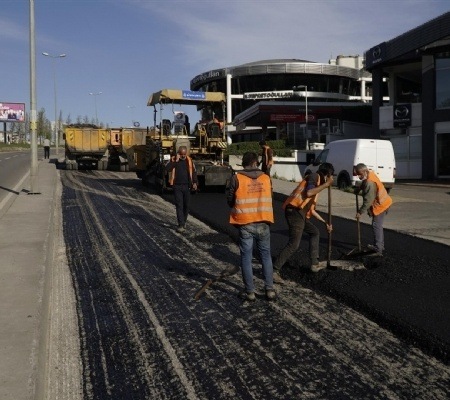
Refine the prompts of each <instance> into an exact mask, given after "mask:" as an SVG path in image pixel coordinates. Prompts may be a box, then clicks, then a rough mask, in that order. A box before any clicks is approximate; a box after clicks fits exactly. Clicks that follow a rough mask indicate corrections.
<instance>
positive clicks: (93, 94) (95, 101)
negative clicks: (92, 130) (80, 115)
mask: <svg viewBox="0 0 450 400" xmlns="http://www.w3.org/2000/svg"><path fill="white" fill-rule="evenodd" d="M101 94H102V92H97V93H92V92H90V93H89V95H90V96H94V106H95V125H98V117H97V96H100V95H101Z"/></svg>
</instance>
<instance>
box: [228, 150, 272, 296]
mask: <svg viewBox="0 0 450 400" xmlns="http://www.w3.org/2000/svg"><path fill="white" fill-rule="evenodd" d="M242 166H243V167H244V169H243V170H242V171H239V172H237V173H236V174H235V175H233V176H232V178H231V181H230V186H229V190H228V194H227V201H228V205H229V206H230V207H231V213H230V224H233V225H234V226H236V227H237V228H238V229H239V250H240V253H241V269H242V279H243V281H244V286H245V292H244V293H243V297H244V299H245V300H247V301H255V299H256V296H255V284H254V282H253V267H252V258H253V242H254V241H255V242H256V246H257V249H258V252H259V254H260V257H261V262H262V272H263V277H264V287H265V292H266V299H267V300H275V298H276V293H275V290H274V289H273V267H272V256H271V251H270V225H269V224H272V223H273V221H274V219H273V207H272V181H271V179H270V177H269V176H268V175H267V174H265V173H264V172H262V171H261V170H260V169H259V168H258V155H257V154H256V153H253V152H247V153H245V154H244V155H243V157H242Z"/></svg>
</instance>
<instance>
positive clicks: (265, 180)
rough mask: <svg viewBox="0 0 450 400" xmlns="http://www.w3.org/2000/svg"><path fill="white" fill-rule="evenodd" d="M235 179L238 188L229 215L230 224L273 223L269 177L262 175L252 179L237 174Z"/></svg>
mask: <svg viewBox="0 0 450 400" xmlns="http://www.w3.org/2000/svg"><path fill="white" fill-rule="evenodd" d="M236 179H237V180H238V188H237V190H236V192H235V204H234V207H233V208H232V209H231V213H230V224H234V225H246V224H251V223H254V222H270V223H273V222H274V219H273V207H272V184H271V181H270V178H269V176H267V175H265V174H262V175H260V176H259V177H258V178H256V179H252V178H249V177H248V176H246V175H244V174H242V173H239V172H238V173H237V174H236Z"/></svg>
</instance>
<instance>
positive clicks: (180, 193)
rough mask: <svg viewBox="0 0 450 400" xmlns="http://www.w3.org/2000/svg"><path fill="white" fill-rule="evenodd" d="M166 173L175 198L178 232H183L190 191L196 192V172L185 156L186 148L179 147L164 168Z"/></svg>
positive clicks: (190, 159)
mask: <svg viewBox="0 0 450 400" xmlns="http://www.w3.org/2000/svg"><path fill="white" fill-rule="evenodd" d="M166 171H167V172H169V173H171V175H170V184H171V185H172V188H173V194H174V196H175V208H176V211H177V221H178V228H177V231H178V232H183V231H184V230H185V227H186V221H187V218H188V215H189V200H190V197H191V190H193V191H196V190H197V185H198V181H197V171H196V170H195V165H194V163H193V161H192V158H191V157H189V156H188V155H187V147H186V146H180V147H179V148H178V152H177V154H176V156H173V157H172V158H171V160H170V162H169V163H168V164H167V166H166Z"/></svg>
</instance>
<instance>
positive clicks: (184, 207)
mask: <svg viewBox="0 0 450 400" xmlns="http://www.w3.org/2000/svg"><path fill="white" fill-rule="evenodd" d="M173 194H174V196H175V208H176V210H177V221H178V226H184V225H185V224H186V221H187V218H188V215H189V201H190V198H191V191H190V190H189V185H187V184H186V185H173Z"/></svg>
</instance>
